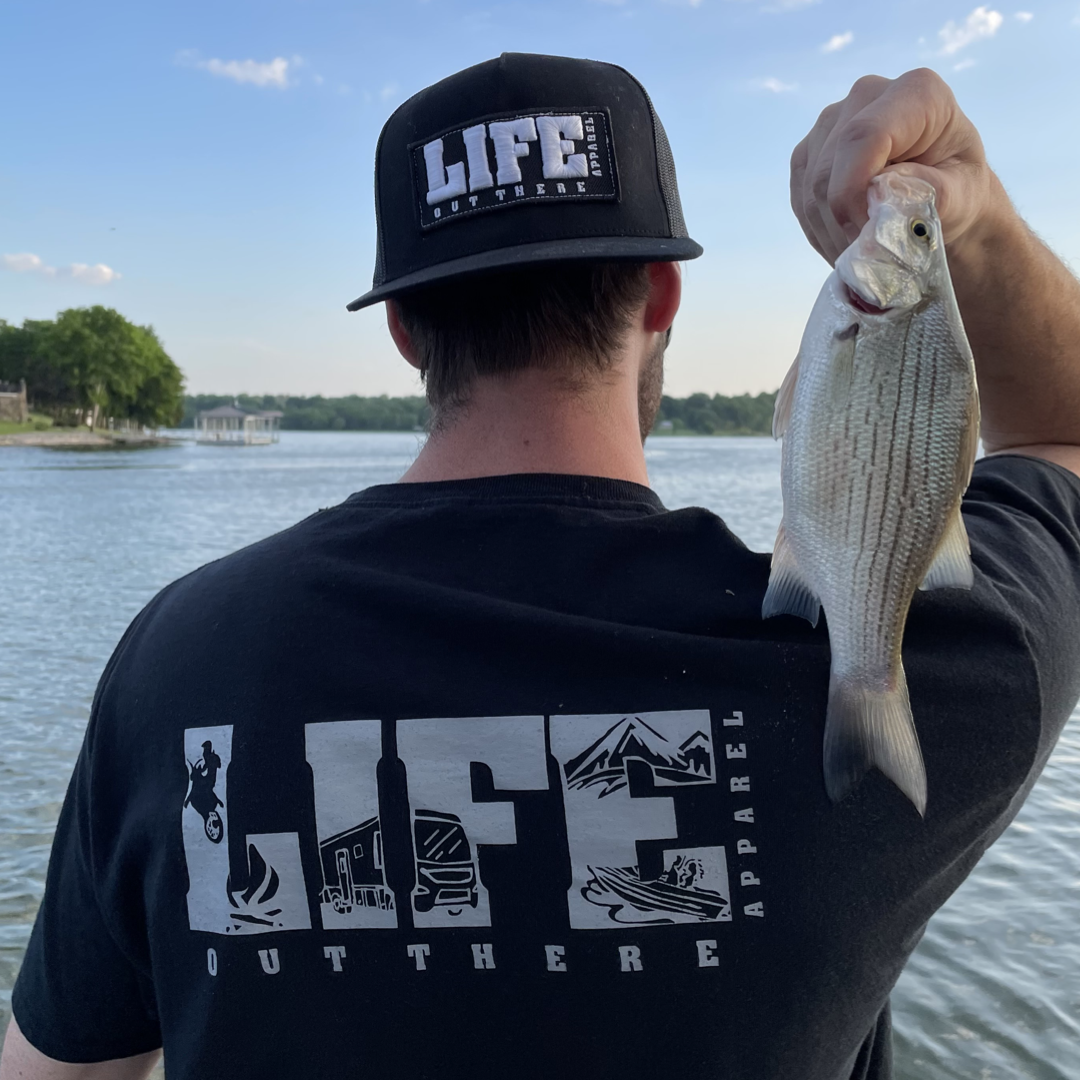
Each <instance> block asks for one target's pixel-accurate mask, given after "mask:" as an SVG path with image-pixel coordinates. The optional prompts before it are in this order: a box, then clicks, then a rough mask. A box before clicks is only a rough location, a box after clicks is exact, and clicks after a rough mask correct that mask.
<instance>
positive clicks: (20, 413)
mask: <svg viewBox="0 0 1080 1080" xmlns="http://www.w3.org/2000/svg"><path fill="white" fill-rule="evenodd" d="M29 419H30V409H29V407H28V406H27V404H26V380H25V379H20V380H19V381H18V382H17V383H7V382H0V420H6V421H8V422H9V423H15V424H25V423H26V422H27V421H28V420H29Z"/></svg>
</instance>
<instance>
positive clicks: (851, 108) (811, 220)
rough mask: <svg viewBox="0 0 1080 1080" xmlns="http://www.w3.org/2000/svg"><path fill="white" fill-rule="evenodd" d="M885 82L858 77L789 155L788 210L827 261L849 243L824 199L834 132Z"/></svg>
mask: <svg viewBox="0 0 1080 1080" xmlns="http://www.w3.org/2000/svg"><path fill="white" fill-rule="evenodd" d="M888 85H889V80H888V79H883V78H881V77H880V76H876V75H868V76H865V77H864V78H862V79H860V80H859V81H858V82H856V83H855V85H854V86H853V87H852V88H851V91H850V92H849V94H848V96H847V97H846V98H845V99H844V100H843V101H840V102H836V103H835V104H832V105H829V106H827V107H826V108H825V109H823V110H822V112H821V115H820V116H819V117H818V119H817V123H816V124H815V125H814V127H813V128H812V129H811V131H810V133H809V134H808V135H807V136H806V138H805V139H804V140H803V141H802V142H801V143H800V144H799V145H798V146H797V147H796V148H795V153H793V154H792V158H791V205H792V209H793V210H794V211H795V216H796V217H797V218H798V219H799V224H800V225H801V226H802V229H803V232H804V233H805V234H806V237H807V239H808V240H809V241H810V243H811V244H812V245H813V247H814V248H815V249H816V250H817V251H818V252H819V253H820V254H821V255H822V256H823V257H824V258H825V259H827V260H828V262H829V263H833V262H835V261H836V258H837V257H838V256H839V254H840V252H841V251H843V250H844V248H846V247H847V246H848V243H849V242H850V239H849V237H848V236H847V235H846V234H845V232H844V229H843V227H842V225H841V224H840V223H839V222H838V221H837V220H836V218H835V216H834V215H833V213H832V211H831V209H830V206H829V200H828V188H829V181H830V177H831V172H832V160H833V156H834V148H835V145H836V140H837V134H838V132H840V131H842V130H843V129H844V127H845V126H846V124H847V123H848V121H849V120H850V118H851V116H852V115H854V114H855V113H857V112H858V111H859V110H860V109H862V108H863V107H864V106H865V105H866V104H867V103H868V102H869V101H871V100H872V99H873V98H874V97H875V96H876V95H878V94H880V93H881V92H882V91H883V89H884V88H885V87H887V86H888Z"/></svg>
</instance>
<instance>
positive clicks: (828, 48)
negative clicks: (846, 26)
mask: <svg viewBox="0 0 1080 1080" xmlns="http://www.w3.org/2000/svg"><path fill="white" fill-rule="evenodd" d="M854 40H855V34H854V33H853V32H852V31H851V30H848V31H847V32H846V33H843V34H833V36H832V37H831V38H829V40H828V41H826V42H825V44H824V45H822V46H821V51H822V52H823V53H831V52H839V51H840V50H841V49H843V48H846V47H847V46H848V45H850V44H851V43H852V42H853V41H854Z"/></svg>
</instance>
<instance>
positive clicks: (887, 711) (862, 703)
mask: <svg viewBox="0 0 1080 1080" xmlns="http://www.w3.org/2000/svg"><path fill="white" fill-rule="evenodd" d="M875 765H876V766H877V767H878V768H879V769H880V770H881V771H882V772H883V773H884V774H885V775H886V776H887V777H888V778H889V779H890V780H891V781H892V782H893V783H894V784H895V785H896V786H897V787H898V788H899V789H900V790H901V791H902V792H903V793H904V794H905V795H906V796H907V797H908V798H909V799H910V800H911V801H912V803H913V804H914V805H915V809H916V810H918V811H919V814H920V816H925V815H926V767H925V765H924V764H923V758H922V751H921V750H920V749H919V737H918V735H917V734H916V733H915V724H914V722H913V721H912V719H911V703H910V701H909V700H908V689H907V679H906V678H905V676H904V669H903V668H901V669H900V677H899V679H898V680H897V684H896V688H895V689H893V690H889V691H885V692H881V691H875V690H867V689H866V688H865V687H862V686H859V685H858V684H856V683H854V682H851V681H848V680H845V679H844V678H842V677H837V676H836V675H833V676H832V677H831V678H830V679H829V706H828V712H827V713H826V718H825V788H826V790H827V791H828V793H829V798H830V799H832V801H833V802H839V801H840V800H841V799H843V798H844V797H845V796H846V795H847V794H848V792H850V791H851V789H852V788H853V787H854V786H855V785H856V784H857V783H858V782H859V781H860V780H861V779H862V778H863V776H864V775H865V774H866V773H867V772H868V771H869V770H870V769H871V768H872V767H873V766H875Z"/></svg>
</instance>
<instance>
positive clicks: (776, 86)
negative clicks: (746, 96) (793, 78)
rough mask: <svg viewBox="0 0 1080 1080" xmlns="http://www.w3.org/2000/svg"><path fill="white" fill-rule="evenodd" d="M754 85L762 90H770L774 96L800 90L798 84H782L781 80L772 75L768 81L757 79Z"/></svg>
mask: <svg viewBox="0 0 1080 1080" xmlns="http://www.w3.org/2000/svg"><path fill="white" fill-rule="evenodd" d="M754 85H755V86H756V87H758V88H759V89H761V90H770V91H772V93H774V94H786V93H788V92H789V91H791V90H796V89H798V84H797V83H786V82H781V81H780V80H779V79H777V78H774V77H773V76H772V75H770V76H769V77H768V78H767V79H757V80H755V82H754Z"/></svg>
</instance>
